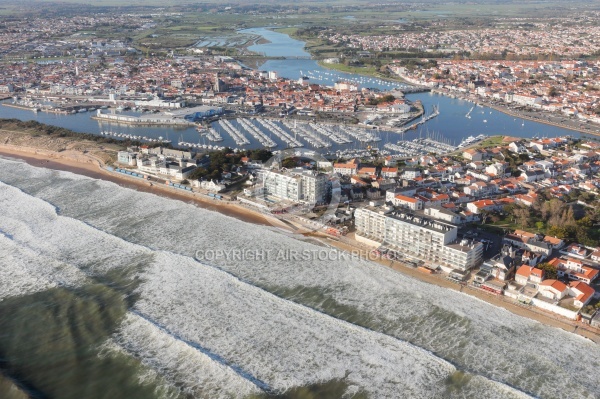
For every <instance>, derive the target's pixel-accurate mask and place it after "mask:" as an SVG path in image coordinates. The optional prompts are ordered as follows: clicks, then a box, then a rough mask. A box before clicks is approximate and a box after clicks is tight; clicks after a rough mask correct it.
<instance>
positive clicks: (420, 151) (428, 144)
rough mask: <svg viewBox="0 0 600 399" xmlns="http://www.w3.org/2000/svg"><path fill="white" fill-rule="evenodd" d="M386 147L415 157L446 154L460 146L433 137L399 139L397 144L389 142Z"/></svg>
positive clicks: (401, 155)
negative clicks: (408, 139)
mask: <svg viewBox="0 0 600 399" xmlns="http://www.w3.org/2000/svg"><path fill="white" fill-rule="evenodd" d="M384 148H385V149H387V150H390V151H391V152H392V153H394V154H395V155H397V156H400V157H407V158H408V157H413V156H418V155H426V154H436V155H444V154H447V153H450V152H453V151H456V150H457V148H458V147H456V146H453V145H450V144H446V143H443V142H440V141H436V140H434V139H432V138H429V137H427V138H424V139H414V140H410V141H399V142H398V143H397V144H392V143H387V144H385V145H384Z"/></svg>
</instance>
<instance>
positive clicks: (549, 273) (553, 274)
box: [536, 262, 558, 280]
mask: <svg viewBox="0 0 600 399" xmlns="http://www.w3.org/2000/svg"><path fill="white" fill-rule="evenodd" d="M536 267H537V268H538V269H542V270H543V271H544V278H547V279H553V280H556V278H557V277H558V272H557V270H556V267H554V266H552V265H551V264H550V263H548V262H542V263H540V264H538V265H537V266H536Z"/></svg>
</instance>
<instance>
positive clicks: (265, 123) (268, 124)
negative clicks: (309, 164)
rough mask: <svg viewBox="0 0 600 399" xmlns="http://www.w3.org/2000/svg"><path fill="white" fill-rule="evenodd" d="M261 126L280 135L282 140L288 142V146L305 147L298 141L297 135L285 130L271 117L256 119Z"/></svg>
mask: <svg viewBox="0 0 600 399" xmlns="http://www.w3.org/2000/svg"><path fill="white" fill-rule="evenodd" d="M254 120H255V121H256V122H257V123H258V124H259V125H260V126H261V127H263V128H264V129H266V130H268V131H269V132H271V133H273V134H274V135H275V136H277V137H279V138H280V139H281V140H282V141H284V142H286V143H287V145H288V148H298V147H304V144H302V143H301V142H300V141H298V140H297V139H296V138H295V137H292V135H291V134H290V133H288V132H286V131H285V130H283V129H282V128H281V126H279V125H277V124H276V123H275V122H273V121H271V120H269V119H254Z"/></svg>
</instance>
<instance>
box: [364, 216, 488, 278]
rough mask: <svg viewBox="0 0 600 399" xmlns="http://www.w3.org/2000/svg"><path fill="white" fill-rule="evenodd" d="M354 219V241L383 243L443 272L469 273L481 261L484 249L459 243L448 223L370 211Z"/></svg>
mask: <svg viewBox="0 0 600 399" xmlns="http://www.w3.org/2000/svg"><path fill="white" fill-rule="evenodd" d="M354 218H355V225H356V237H357V239H360V237H364V238H365V239H367V240H370V241H376V242H379V243H382V244H383V245H385V246H387V247H389V248H391V249H395V250H397V251H399V252H401V253H402V254H404V255H405V256H408V257H411V258H414V259H419V260H423V261H425V262H427V263H429V264H431V265H432V266H434V267H437V266H439V267H441V268H442V269H444V270H445V271H451V270H456V269H458V270H463V271H464V270H470V269H473V268H474V267H477V266H479V265H480V264H481V262H482V260H483V245H482V244H481V243H479V242H474V241H468V240H462V241H460V240H458V239H457V233H458V227H457V226H456V225H454V224H451V223H447V222H444V221H440V220H435V219H432V218H430V217H427V216H422V215H417V214H414V213H412V212H403V211H394V212H389V213H385V212H384V211H378V210H377V209H373V208H362V209H357V210H356V212H355V213H354Z"/></svg>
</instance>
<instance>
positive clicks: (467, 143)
mask: <svg viewBox="0 0 600 399" xmlns="http://www.w3.org/2000/svg"><path fill="white" fill-rule="evenodd" d="M486 138H487V136H486V135H485V134H480V135H479V136H469V137H467V138H466V139H464V140H463V141H461V142H460V144H459V145H458V146H457V147H458V148H463V147H468V146H470V145H473V144H477V143H479V142H480V141H483V140H485V139H486Z"/></svg>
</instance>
